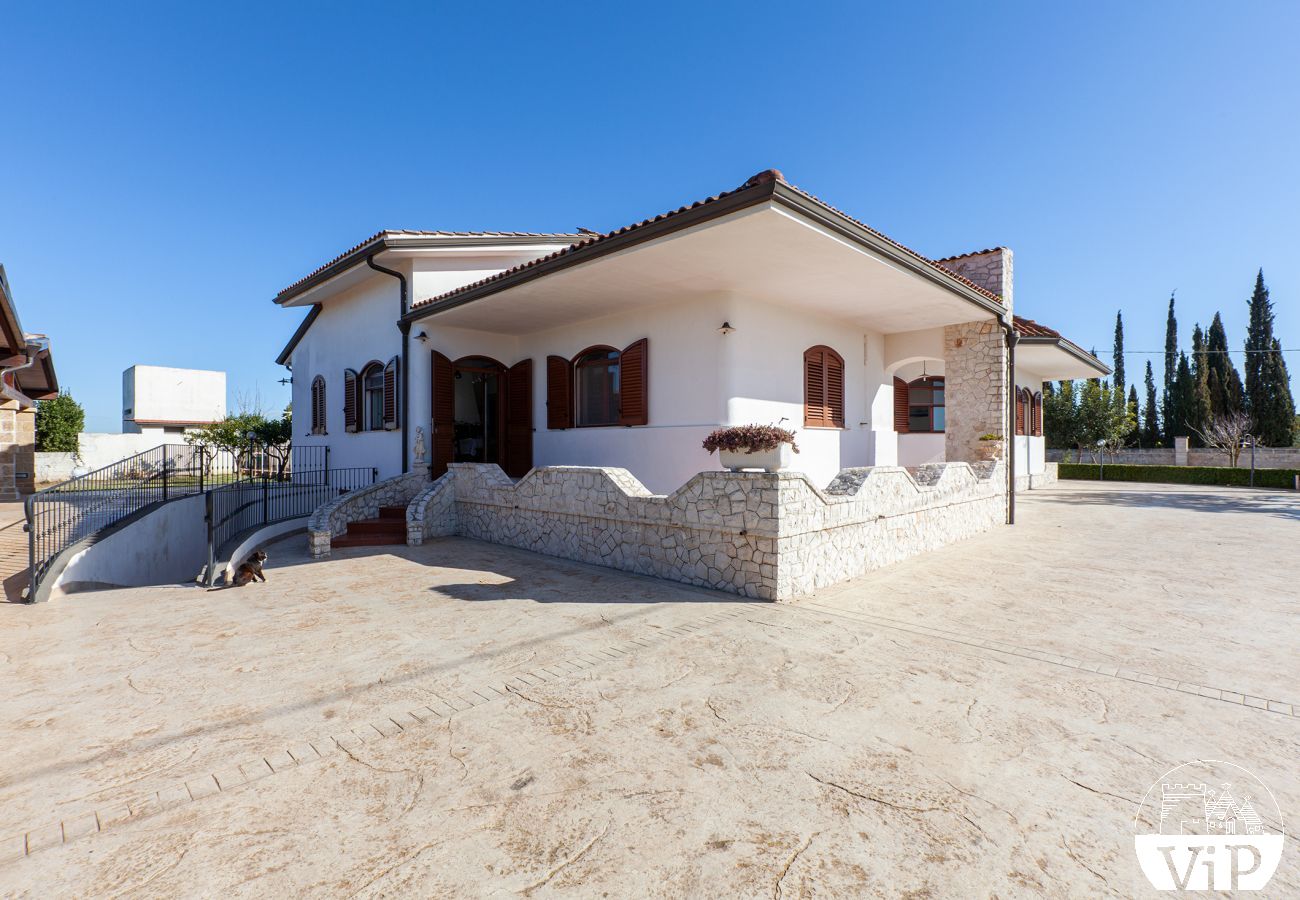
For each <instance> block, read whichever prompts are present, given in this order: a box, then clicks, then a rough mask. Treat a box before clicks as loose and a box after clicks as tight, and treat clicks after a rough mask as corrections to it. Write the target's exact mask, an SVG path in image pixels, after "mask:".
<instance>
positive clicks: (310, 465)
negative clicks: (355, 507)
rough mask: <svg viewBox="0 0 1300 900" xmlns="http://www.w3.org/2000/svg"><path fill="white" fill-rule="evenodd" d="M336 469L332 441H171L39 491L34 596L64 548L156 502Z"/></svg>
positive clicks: (322, 481) (323, 481) (32, 550)
mask: <svg viewBox="0 0 1300 900" xmlns="http://www.w3.org/2000/svg"><path fill="white" fill-rule="evenodd" d="M329 471H330V469H329V448H328V447H324V446H307V447H290V448H276V447H269V446H262V445H257V446H254V447H252V448H250V449H246V450H243V451H241V452H239V453H234V452H231V451H226V450H217V449H215V448H212V447H207V446H202V445H191V444H164V445H162V446H159V447H154V448H153V449H151V450H146V451H145V452H143V453H137V454H135V455H134V456H128V457H127V458H126V459H123V460H120V461H118V462H115V463H113V464H112V465H109V466H104V467H103V468H100V469H96V470H94V471H93V472H88V473H87V474H85V475H81V476H78V477H76V478H73V479H71V480H69V481H64V482H62V483H60V484H56V485H54V486H53V487H48V488H46V489H45V490H42V491H38V492H36V493H35V494H32V495H31V496H30V497H28V498H27V502H26V514H27V531H28V562H29V564H30V567H31V568H30V583H31V587H30V588H29V593H28V597H29V598H35V596H36V589H37V587H39V585H40V583H41V581H42V580H43V579H44V578H45V576H46V574H47V573H48V572H49V568H50V565H51V564H52V563H53V562H54V560H55V558H56V557H57V556H58V555H59V554H60V553H62V552H63V551H64V550H66V549H68V548H69V547H71V546H73V545H74V544H77V543H79V542H82V541H93V540H94V539H95V538H96V537H97V536H98V535H99V534H100V533H101V532H102V531H104V529H106V528H108V527H110V526H112V525H114V524H116V523H118V522H121V521H122V520H123V519H125V518H127V517H128V516H131V515H134V514H135V513H137V512H139V511H141V510H143V509H144V508H145V507H148V506H150V505H152V504H155V503H161V502H164V501H168V500H175V499H178V498H180V497H187V496H192V495H195V494H205V493H209V492H211V491H213V490H216V489H219V488H220V489H224V488H226V487H234V486H237V485H245V486H247V485H250V484H259V485H261V484H268V485H269V484H293V482H294V479H295V478H299V477H301V478H302V479H303V481H304V483H305V484H306V483H314V484H319V485H327V484H329V482H330V475H329ZM367 471H369V470H367ZM372 480H373V479H372ZM268 495H269V492H268ZM326 499H328V497H326ZM321 502H324V501H323V500H322V501H321ZM196 562H197V561H196Z"/></svg>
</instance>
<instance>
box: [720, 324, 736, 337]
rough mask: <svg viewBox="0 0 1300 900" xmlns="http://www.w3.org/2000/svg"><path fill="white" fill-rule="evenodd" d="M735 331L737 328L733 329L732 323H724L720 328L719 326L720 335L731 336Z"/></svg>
mask: <svg viewBox="0 0 1300 900" xmlns="http://www.w3.org/2000/svg"><path fill="white" fill-rule="evenodd" d="M735 330H736V329H735V328H732V327H731V323H730V322H723V323H722V324H721V325H720V326H718V334H731V333H732V332H733V331H735Z"/></svg>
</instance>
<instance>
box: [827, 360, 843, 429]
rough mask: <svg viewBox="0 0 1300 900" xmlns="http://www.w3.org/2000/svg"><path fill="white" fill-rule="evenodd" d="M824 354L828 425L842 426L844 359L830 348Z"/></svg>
mask: <svg viewBox="0 0 1300 900" xmlns="http://www.w3.org/2000/svg"><path fill="white" fill-rule="evenodd" d="M823 352H824V353H825V355H826V411H827V418H828V420H829V421H828V422H827V424H828V425H832V426H834V427H835V428H843V427H844V360H842V359H840V357H839V354H837V353H833V352H831V351H830V350H825V351H823Z"/></svg>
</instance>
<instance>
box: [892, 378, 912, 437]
mask: <svg viewBox="0 0 1300 900" xmlns="http://www.w3.org/2000/svg"><path fill="white" fill-rule="evenodd" d="M907 396H908V395H907V382H906V381H904V380H903V379H901V378H895V379H894V431H896V432H898V433H899V434H907V433H908V432H909V431H911V428H909V427H908V424H907V422H908V415H907V407H908V402H907Z"/></svg>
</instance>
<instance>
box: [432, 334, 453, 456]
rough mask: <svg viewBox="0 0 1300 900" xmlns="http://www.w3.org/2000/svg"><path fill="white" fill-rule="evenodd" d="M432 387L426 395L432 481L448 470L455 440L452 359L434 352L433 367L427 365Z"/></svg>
mask: <svg viewBox="0 0 1300 900" xmlns="http://www.w3.org/2000/svg"><path fill="white" fill-rule="evenodd" d="M430 371H431V373H432V374H431V378H432V384H431V385H430V392H429V396H430V398H431V401H432V406H433V409H432V410H431V411H430V416H429V419H430V424H431V426H432V427H431V428H430V435H429V438H430V442H431V443H432V445H433V465H432V468H431V469H430V471H429V474H431V475H432V476H433V477H434V478H437V477H438V476H439V475H441V474H443V473H444V472H446V471H447V466H448V465H449V464H450V463H451V459H452V449H453V447H454V446H455V440H456V378H455V372H454V371H453V369H452V366H451V360H449V359H448V358H447V357H445V356H443V355H442V354H441V353H439V352H438V351H437V350H434V351H433V365H432V366H430Z"/></svg>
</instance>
